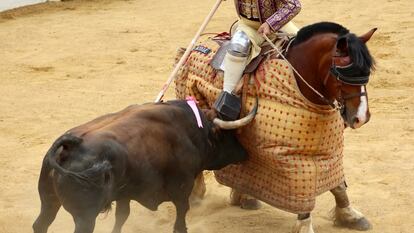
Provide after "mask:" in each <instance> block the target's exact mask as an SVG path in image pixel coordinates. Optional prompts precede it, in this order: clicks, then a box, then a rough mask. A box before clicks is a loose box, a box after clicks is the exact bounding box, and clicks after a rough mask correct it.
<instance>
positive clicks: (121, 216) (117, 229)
mask: <svg viewBox="0 0 414 233" xmlns="http://www.w3.org/2000/svg"><path fill="white" fill-rule="evenodd" d="M129 202H130V200H128V199H124V200H118V201H116V212H115V225H114V229H113V230H112V233H121V229H122V226H123V225H124V223H125V221H126V220H127V219H128V216H129V213H130V207H129Z"/></svg>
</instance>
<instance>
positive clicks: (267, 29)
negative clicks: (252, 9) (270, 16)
mask: <svg viewBox="0 0 414 233" xmlns="http://www.w3.org/2000/svg"><path fill="white" fill-rule="evenodd" d="M257 32H258V33H259V34H260V35H263V34H264V35H266V36H267V35H270V34H271V33H272V29H271V28H270V25H269V24H268V23H266V22H265V23H263V24H262V25H261V26H260V27H259V29H258V30H257Z"/></svg>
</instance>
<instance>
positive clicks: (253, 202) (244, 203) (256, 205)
mask: <svg viewBox="0 0 414 233" xmlns="http://www.w3.org/2000/svg"><path fill="white" fill-rule="evenodd" d="M240 207H241V208H242V209H245V210H258V209H260V208H261V207H262V204H261V203H260V201H258V200H257V199H255V198H248V199H242V200H241V203H240Z"/></svg>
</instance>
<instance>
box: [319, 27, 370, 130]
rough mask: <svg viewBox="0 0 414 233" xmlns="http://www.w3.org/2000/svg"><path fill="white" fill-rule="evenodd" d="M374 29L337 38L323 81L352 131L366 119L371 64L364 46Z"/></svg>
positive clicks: (366, 120) (367, 116)
mask: <svg viewBox="0 0 414 233" xmlns="http://www.w3.org/2000/svg"><path fill="white" fill-rule="evenodd" d="M375 30H376V29H372V30H371V31H369V32H367V33H366V34H364V35H362V36H360V37H357V36H355V35H354V34H352V33H347V34H345V35H343V36H338V39H337V43H336V46H335V48H334V51H333V55H332V58H331V60H332V62H331V66H330V72H329V77H327V78H328V79H330V80H324V84H325V85H326V86H327V88H328V89H329V90H330V92H332V91H334V92H336V93H334V96H335V99H336V101H337V102H338V103H339V105H340V106H341V111H342V112H341V113H342V118H343V119H344V121H345V124H346V125H347V126H350V127H351V128H354V129H355V128H359V127H361V126H362V125H364V124H365V123H367V122H368V121H369V119H370V112H369V108H368V95H367V89H366V84H368V81H369V76H370V74H371V70H372V69H373V65H374V62H373V59H372V57H371V55H370V54H369V51H368V49H367V47H366V45H365V43H366V42H367V41H368V40H369V39H370V38H371V36H372V35H373V33H374V32H375ZM328 82H330V84H328Z"/></svg>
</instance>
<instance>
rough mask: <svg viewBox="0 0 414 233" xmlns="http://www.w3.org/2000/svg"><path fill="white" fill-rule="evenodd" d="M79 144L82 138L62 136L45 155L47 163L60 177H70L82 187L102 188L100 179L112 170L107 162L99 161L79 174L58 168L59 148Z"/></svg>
mask: <svg viewBox="0 0 414 233" xmlns="http://www.w3.org/2000/svg"><path fill="white" fill-rule="evenodd" d="M81 143H82V138H79V137H76V136H73V135H70V134H64V135H62V136H61V137H59V138H58V139H57V140H56V141H55V142H54V143H53V145H52V146H51V147H50V149H49V151H48V152H47V153H46V158H47V161H48V162H49V165H50V166H51V168H53V169H54V170H55V171H56V172H57V173H59V174H60V175H62V176H68V177H72V178H73V179H74V180H76V181H77V182H78V183H81V184H84V185H93V186H102V185H103V184H102V182H100V180H102V179H100V178H101V177H102V176H103V175H104V174H105V173H106V172H107V171H109V170H110V169H111V168H112V166H111V164H110V163H109V161H107V160H104V161H100V162H99V163H96V164H94V165H93V166H92V167H91V168H88V169H86V170H84V171H81V172H73V171H70V170H67V169H65V168H63V167H62V166H60V164H59V163H58V162H57V158H56V152H57V150H58V149H59V148H60V147H61V146H64V147H67V148H71V147H75V146H78V145H80V144H81Z"/></svg>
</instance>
